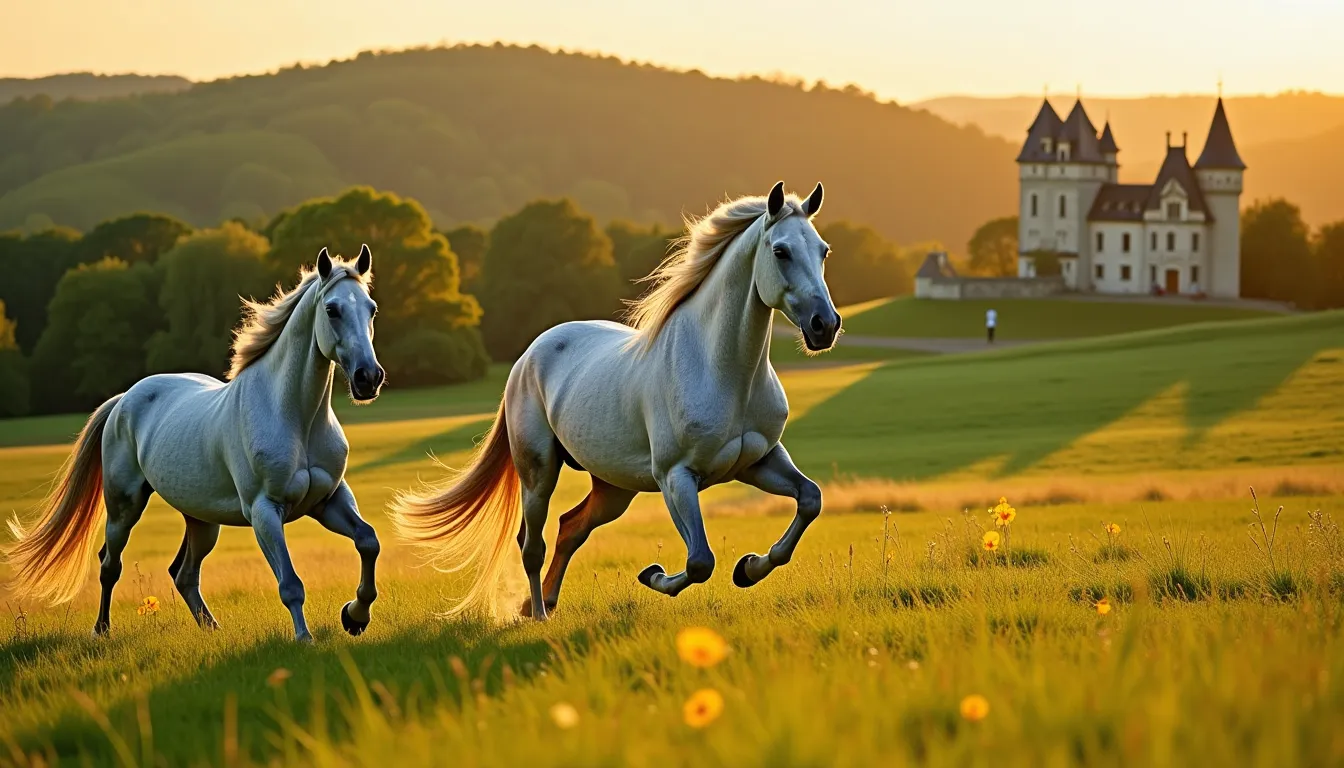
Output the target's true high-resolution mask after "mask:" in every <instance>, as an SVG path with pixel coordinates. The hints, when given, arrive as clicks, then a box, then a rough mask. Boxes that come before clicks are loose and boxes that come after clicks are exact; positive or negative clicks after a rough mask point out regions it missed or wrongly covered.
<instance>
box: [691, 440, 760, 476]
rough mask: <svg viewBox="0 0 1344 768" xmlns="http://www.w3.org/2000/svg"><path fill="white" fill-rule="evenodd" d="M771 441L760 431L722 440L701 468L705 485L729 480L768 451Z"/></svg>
mask: <svg viewBox="0 0 1344 768" xmlns="http://www.w3.org/2000/svg"><path fill="white" fill-rule="evenodd" d="M771 445H772V443H771V442H770V441H769V440H768V439H767V438H766V436H765V435H762V434H761V433H760V432H746V433H744V434H742V435H739V436H737V437H732V438H729V439H728V440H726V441H724V443H723V445H722V447H721V448H719V450H718V452H717V453H716V454H715V455H714V456H713V457H712V458H711V459H710V460H709V462H708V463H707V465H706V466H704V467H703V468H701V475H702V477H703V478H704V484H705V485H712V484H714V483H721V482H725V481H727V480H731V479H732V478H733V477H735V476H737V474H738V473H739V472H741V471H742V470H743V469H746V468H747V467H749V466H751V465H752V464H755V463H756V462H758V461H760V460H761V459H762V458H764V457H765V454H767V453H769V452H770V446H771Z"/></svg>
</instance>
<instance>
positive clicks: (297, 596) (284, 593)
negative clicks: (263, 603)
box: [280, 576, 304, 609]
mask: <svg viewBox="0 0 1344 768" xmlns="http://www.w3.org/2000/svg"><path fill="white" fill-rule="evenodd" d="M303 599H304V592H303V581H301V580H300V579H299V577H298V576H290V577H289V578H287V579H282V580H281V581H280V602H282V603H284V604H285V607H286V608H291V609H292V608H295V607H297V606H301V605H303Z"/></svg>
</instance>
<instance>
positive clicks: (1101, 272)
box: [1097, 264, 1106, 280]
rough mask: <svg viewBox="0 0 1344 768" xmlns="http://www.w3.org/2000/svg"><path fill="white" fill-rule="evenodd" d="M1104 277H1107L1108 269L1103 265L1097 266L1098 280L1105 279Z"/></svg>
mask: <svg viewBox="0 0 1344 768" xmlns="http://www.w3.org/2000/svg"><path fill="white" fill-rule="evenodd" d="M1104 277H1106V267H1104V266H1102V265H1101V264H1098V265H1097V279H1098V280H1101V279H1102V278H1104Z"/></svg>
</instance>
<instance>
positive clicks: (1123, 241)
mask: <svg viewBox="0 0 1344 768" xmlns="http://www.w3.org/2000/svg"><path fill="white" fill-rule="evenodd" d="M1120 250H1122V251H1124V252H1125V253H1129V233H1128V232H1126V233H1125V234H1123V235H1121V236H1120Z"/></svg>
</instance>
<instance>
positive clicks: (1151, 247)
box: [1148, 232, 1157, 251]
mask: <svg viewBox="0 0 1344 768" xmlns="http://www.w3.org/2000/svg"><path fill="white" fill-rule="evenodd" d="M1148 250H1150V251H1156V250H1157V233H1156V232H1154V233H1153V235H1152V237H1151V238H1149V242H1148Z"/></svg>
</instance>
